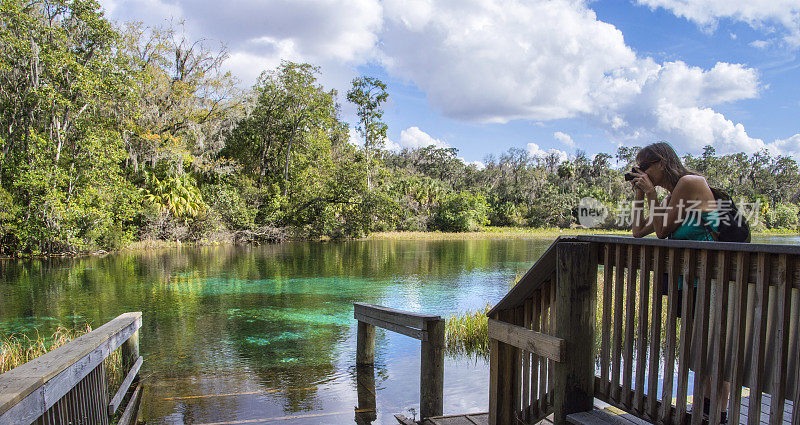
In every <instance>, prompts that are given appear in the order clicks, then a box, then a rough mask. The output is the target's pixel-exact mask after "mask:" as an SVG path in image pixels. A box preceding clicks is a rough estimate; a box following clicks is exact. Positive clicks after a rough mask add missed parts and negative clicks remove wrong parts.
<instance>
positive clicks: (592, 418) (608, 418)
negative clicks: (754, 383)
mask: <svg viewBox="0 0 800 425" xmlns="http://www.w3.org/2000/svg"><path fill="white" fill-rule="evenodd" d="M771 403H772V397H771V396H770V395H769V394H762V395H761V415H760V416H761V418H760V420H759V422H760V423H761V424H764V425H768V424H769V412H770V405H771ZM599 404H600V405H599ZM603 405H605V403H602V402H601V403H598V400H597V399H595V408H594V410H593V411H591V412H581V413H574V414H572V415H569V416H567V421H568V422H569V423H571V424H574V425H652V424H651V423H650V422H647V421H645V420H643V419H640V418H638V417H636V416H634V415H632V414H630V413H628V412H626V411H624V410H621V409H618V408H616V407H613V406H609V405H605V406H603ZM741 406H742V409H741V415H740V416H739V424H738V425H747V415H748V412H749V410H750V397H749V396H747V395H745V396H742V402H741ZM690 407H691V406H690ZM793 407H794V403H792V401H791V400H786V402H785V403H784V404H783V424H784V425H791V423H792V409H793Z"/></svg>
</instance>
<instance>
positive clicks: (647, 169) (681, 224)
mask: <svg viewBox="0 0 800 425" xmlns="http://www.w3.org/2000/svg"><path fill="white" fill-rule="evenodd" d="M636 163H637V164H638V165H637V166H636V168H635V172H632V173H631V174H633V176H634V178H633V180H632V181H631V183H632V186H633V191H634V194H635V198H634V201H635V205H637V206H640V205H641V204H642V201H645V200H646V201H647V203H646V204H645V205H648V206H649V208H648V209H649V210H650V215H649V217H650V218H651V219H650V220H645V217H644V210H645V209H644V208H641V207H638V208H634V214H635V215H634V220H633V236H634V237H637V238H641V237H643V236H646V235H649V234H650V233H653V232H655V233H656V236H658V237H659V239H665V238H667V237H669V238H670V239H689V240H700V241H710V240H714V239H713V236H712V233H711V230H714V231H716V229H717V226H716V225H717V223H719V220H718V218H717V217H715V216H716V215H717V209H716V203H715V200H714V194H713V193H711V188H710V187H709V186H708V182H706V179H705V178H704V177H703V176H700V175H697V174H695V173H692V172H690V171H689V170H687V169H686V167H684V166H683V163H681V160H680V159H679V158H678V155H677V154H676V153H675V150H673V149H672V146H670V145H669V144H668V143H666V142H658V143H653V144H652V145H649V146H646V147H645V148H643V149H642V150H640V151H639V154H638V155H636ZM637 171H638V172H637ZM655 186H661V187H663V188H664V189H666V190H667V191H668V192H669V195H668V196H667V197H665V198H664V200H663V201H662V202H659V201H658V194H657V192H656V189H655Z"/></svg>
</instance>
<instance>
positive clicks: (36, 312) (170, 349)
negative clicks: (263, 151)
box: [0, 238, 800, 424]
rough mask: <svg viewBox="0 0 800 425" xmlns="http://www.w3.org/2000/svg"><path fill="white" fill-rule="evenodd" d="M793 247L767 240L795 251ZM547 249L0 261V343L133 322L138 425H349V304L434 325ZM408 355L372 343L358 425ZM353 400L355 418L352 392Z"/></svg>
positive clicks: (481, 301) (405, 386) (409, 404)
mask: <svg viewBox="0 0 800 425" xmlns="http://www.w3.org/2000/svg"><path fill="white" fill-rule="evenodd" d="M798 239H799V238H780V239H773V240H770V241H769V242H771V243H798V242H800V240H798ZM550 243H551V241H542V240H521V239H520V240H491V239H486V240H469V241H356V242H344V243H286V244H280V245H268V246H261V247H232V246H225V247H199V248H176V249H170V250H162V251H151V252H140V253H121V254H114V255H108V256H104V257H89V258H77V259H54V260H47V261H41V260H19V261H17V260H6V261H0V272H1V273H0V276H2V277H0V337H2V336H5V335H8V334H10V333H28V334H32V333H35V332H38V333H39V334H42V335H49V334H50V333H51V332H52V331H53V330H54V329H55V327H57V326H59V325H64V326H79V325H81V324H83V323H87V322H88V323H89V324H91V325H93V326H94V327H97V326H99V325H101V324H102V323H105V322H106V321H108V320H110V319H112V318H114V317H116V316H117V315H118V314H120V313H123V312H126V311H142V312H143V313H144V324H143V329H142V331H141V351H142V355H143V356H144V357H145V363H144V366H143V376H144V377H145V379H146V382H147V390H146V392H145V396H144V410H143V418H144V419H146V420H147V421H148V423H153V424H180V423H194V424H209V423H231V422H236V421H239V422H240V423H271V422H275V421H277V422H279V423H291V424H340V423H353V422H354V416H355V415H356V412H355V410H354V409H355V407H356V406H358V405H359V384H358V382H359V381H361V382H362V384H363V383H364V382H365V381H367V384H368V385H370V383H369V381H370V379H369V377H364V376H357V375H358V374H357V371H356V368H355V346H356V341H355V330H356V321H355V320H354V319H353V306H352V305H353V302H359V301H362V302H369V303H374V304H380V305H385V306H388V307H394V308H399V309H404V310H410V311H417V312H424V313H432V314H439V315H442V316H447V315H449V314H453V313H456V312H463V311H465V310H475V309H479V308H482V307H483V306H484V305H485V304H486V303H487V302H488V303H495V302H496V301H498V300H499V299H500V298H502V297H503V296H504V295H505V294H506V293H507V292H508V290H509V284H510V283H511V282H513V281H514V279H515V277H516V276H520V275H521V274H523V273H524V272H525V271H526V270H527V269H528V268H529V267H530V266H531V265H532V264H533V263H534V262H535V261H536V259H538V257H539V256H540V255H541V254H542V253H543V252H544V251H545V250H546V248H547V247H548V246H549V245H550ZM419 351H420V348H419V342H418V341H416V340H414V339H411V338H408V337H405V336H403V335H399V334H395V333H391V332H385V331H383V330H378V332H377V341H376V365H375V369H374V386H375V388H376V394H375V407H376V412H375V413H374V414H372V413H371V412H366V413H361V414H362V416H364V417H367V418H371V417H372V416H374V420H373V421H372V423H373V424H394V423H396V421H395V419H394V418H393V415H394V414H396V413H403V414H406V415H407V416H411V415H412V414H413V412H414V411H416V412H418V411H419V362H420V359H419V357H420V354H419ZM444 385H445V401H444V409H445V413H446V414H449V413H465V412H480V411H486V410H487V408H488V366H487V364H486V362H485V361H484V360H482V359H475V358H470V357H448V358H447V359H446V361H445V382H444ZM360 388H361V389H362V393H361V396H362V400H361V401H362V406H361V407H364V406H363V401H364V400H363V396H364V394H365V393H364V391H363V388H364V386H363V385H361V386H360Z"/></svg>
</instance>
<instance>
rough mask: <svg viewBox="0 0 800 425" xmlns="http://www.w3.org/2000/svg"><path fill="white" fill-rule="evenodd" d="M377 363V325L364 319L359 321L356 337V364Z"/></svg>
mask: <svg viewBox="0 0 800 425" xmlns="http://www.w3.org/2000/svg"><path fill="white" fill-rule="evenodd" d="M374 363H375V326H372V325H370V324H369V323H365V322H362V321H359V322H358V336H357V339H356V364H357V365H371V364H374Z"/></svg>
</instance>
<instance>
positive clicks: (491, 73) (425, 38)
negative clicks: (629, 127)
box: [381, 0, 635, 122]
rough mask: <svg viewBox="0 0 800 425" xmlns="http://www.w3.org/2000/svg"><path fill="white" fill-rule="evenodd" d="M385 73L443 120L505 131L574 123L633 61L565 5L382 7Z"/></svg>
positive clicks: (575, 6) (501, 0)
mask: <svg viewBox="0 0 800 425" xmlns="http://www.w3.org/2000/svg"><path fill="white" fill-rule="evenodd" d="M385 9H386V12H387V17H386V21H385V26H384V28H385V30H384V32H383V33H382V36H381V41H382V45H381V50H382V52H383V63H384V65H385V66H386V67H387V68H388V69H389V70H390V71H391V72H393V73H395V74H396V75H399V76H401V77H403V78H406V79H408V80H411V81H413V82H414V83H415V84H416V85H417V86H418V87H420V88H421V89H422V90H423V91H424V92H425V93H426V95H427V97H428V99H429V101H430V102H431V104H432V105H433V106H434V107H435V108H437V109H439V110H441V111H442V112H443V113H444V114H445V115H446V116H448V117H451V118H456V119H461V120H468V121H483V122H507V121H509V120H513V119H518V118H522V119H531V120H551V119H556V118H568V117H573V116H575V115H576V114H578V113H581V112H590V111H591V110H592V108H593V105H592V103H591V98H590V96H589V93H590V92H591V91H592V89H593V88H594V87H595V86H597V85H598V84H599V83H600V82H601V81H602V80H603V78H604V75H605V73H608V72H612V71H613V70H615V69H617V68H619V67H620V66H625V65H627V64H631V63H633V62H634V60H635V54H634V52H633V51H632V50H631V49H630V48H629V47H628V46H626V45H625V42H624V39H623V37H622V33H621V32H620V31H619V30H617V29H616V28H615V27H614V26H613V25H610V24H607V23H604V22H601V21H598V20H597V18H596V15H595V13H594V12H593V11H592V10H591V9H589V8H588V7H586V6H585V5H584V4H583V3H582V2H577V1H571V0H554V1H521V0H498V1H492V2H490V1H480V0H470V1H464V0H441V1H436V2H424V1H403V0H388V1H387V2H386V3H385Z"/></svg>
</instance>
